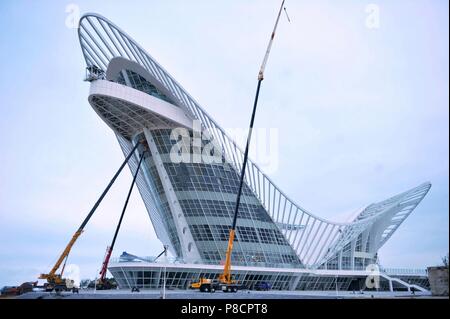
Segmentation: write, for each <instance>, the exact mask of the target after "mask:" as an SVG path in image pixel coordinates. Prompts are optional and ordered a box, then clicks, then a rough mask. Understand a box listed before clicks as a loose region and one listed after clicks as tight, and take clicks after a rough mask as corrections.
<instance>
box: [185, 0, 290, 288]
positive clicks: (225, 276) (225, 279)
mask: <svg viewBox="0 0 450 319" xmlns="http://www.w3.org/2000/svg"><path fill="white" fill-rule="evenodd" d="M284 3H285V0H283V1H282V3H281V7H280V10H279V12H278V16H277V19H276V22H275V26H274V28H273V31H272V35H271V37H270V40H269V45H268V46H267V50H266V53H265V55H264V59H263V62H262V64H261V68H260V69H259V73H258V84H257V88H256V95H255V100H254V103H253V111H252V116H251V119H250V128H249V131H248V136H247V144H246V146H245V152H244V161H243V163H242V169H241V175H240V180H239V189H238V193H237V197H236V205H235V209H234V216H233V223H232V224H231V229H230V232H229V237H228V246H227V251H226V255H225V263H224V267H223V271H222V273H221V274H220V275H219V277H218V283H216V282H213V281H211V280H209V279H205V278H200V280H199V281H198V282H194V283H192V284H191V288H193V289H195V288H199V289H200V291H201V292H214V291H215V290H216V289H217V288H220V289H221V290H222V291H225V292H237V291H238V289H239V287H240V286H239V285H238V284H237V282H236V281H235V280H233V278H232V274H231V254H232V252H233V243H234V238H235V236H236V223H237V217H238V212H239V204H240V202H241V194H242V187H243V184H244V178H245V170H246V167H247V160H248V152H249V148H250V142H251V138H252V132H253V124H254V122H255V115H256V108H257V106H258V99H259V92H260V89H261V83H262V81H263V80H264V71H265V68H266V65H267V61H268V59H269V55H270V51H271V49H272V44H273V41H274V39H275V33H276V30H277V27H278V23H279V21H280V16H281V13H282V11H283V8H284V10H285V12H286V16H287V11H286V8H285V6H284ZM287 18H288V20H289V21H290V19H289V16H287Z"/></svg>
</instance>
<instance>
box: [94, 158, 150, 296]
mask: <svg viewBox="0 0 450 319" xmlns="http://www.w3.org/2000/svg"><path fill="white" fill-rule="evenodd" d="M146 152H147V151H146V150H145V151H144V152H143V153H142V155H141V158H140V159H139V164H138V166H137V168H136V172H135V173H134V175H133V181H132V182H131V186H130V190H129V191H128V195H127V198H126V200H125V204H124V206H123V209H122V213H121V214H120V218H119V222H118V224H117V227H116V231H115V233H114V237H113V239H112V242H111V245H109V246H108V247H107V248H106V254H105V258H104V260H103V264H102V269H101V271H100V278H99V280H98V281H97V284H96V289H98V290H102V289H111V288H112V286H111V284H110V283H109V281H107V280H106V272H107V271H108V264H109V259H110V258H111V254H112V252H113V249H114V245H115V243H116V239H117V235H118V234H119V229H120V226H121V225H122V220H123V216H124V215H125V210H126V209H127V206H128V201H129V200H130V196H131V193H132V191H133V187H134V184H135V183H136V178H137V175H138V173H139V169H140V168H141V164H142V161H143V159H144V155H145V153H146Z"/></svg>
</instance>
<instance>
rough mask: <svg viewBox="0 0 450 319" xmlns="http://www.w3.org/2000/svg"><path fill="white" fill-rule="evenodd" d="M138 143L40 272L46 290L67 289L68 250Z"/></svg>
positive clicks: (137, 144)
mask: <svg viewBox="0 0 450 319" xmlns="http://www.w3.org/2000/svg"><path fill="white" fill-rule="evenodd" d="M139 145H140V143H136V145H135V146H134V147H133V149H132V150H131V152H130V153H129V154H128V156H127V157H126V158H125V160H124V162H123V163H122V165H121V166H120V167H119V169H118V170H117V172H116V174H115V175H114V176H113V178H112V179H111V181H110V182H109V184H108V186H106V188H105V190H104V191H103V193H102V194H101V195H100V197H99V198H98V200H97V201H96V202H95V204H94V206H93V207H92V209H91V210H90V211H89V213H88V215H87V216H86V218H85V219H84V220H83V222H82V223H81V225H80V227H78V229H77V231H76V232H75V233H74V234H73V236H72V238H71V239H70V241H69V243H68V244H67V246H66V247H65V249H64V250H63V252H62V253H61V255H60V256H59V258H58V260H57V261H56V263H55V265H54V266H53V268H52V269H51V270H50V272H49V273H48V274H41V275H40V276H39V279H46V280H47V283H46V284H45V285H44V287H45V290H47V291H53V290H57V291H59V290H67V289H68V288H69V285H68V282H67V279H65V278H63V274H64V268H65V266H66V263H67V259H68V257H69V254H70V251H71V249H72V247H73V245H74V244H75V242H76V241H77V239H78V238H79V237H80V236H81V234H82V233H83V231H84V227H85V226H86V224H87V223H88V222H89V220H90V219H91V217H92V215H93V214H94V213H95V211H96V210H97V208H98V206H99V205H100V203H101V202H102V200H103V198H104V197H105V196H106V194H107V193H108V191H109V189H110V188H111V186H112V185H113V184H114V182H115V181H116V179H117V177H118V176H119V175H120V173H121V172H122V170H123V168H124V167H125V165H126V164H127V163H128V161H129V160H130V158H131V156H132V155H133V153H134V151H135V150H136V149H137V148H138V146H139ZM61 265H62V269H61V272H60V273H57V272H58V269H59V268H60V267H61Z"/></svg>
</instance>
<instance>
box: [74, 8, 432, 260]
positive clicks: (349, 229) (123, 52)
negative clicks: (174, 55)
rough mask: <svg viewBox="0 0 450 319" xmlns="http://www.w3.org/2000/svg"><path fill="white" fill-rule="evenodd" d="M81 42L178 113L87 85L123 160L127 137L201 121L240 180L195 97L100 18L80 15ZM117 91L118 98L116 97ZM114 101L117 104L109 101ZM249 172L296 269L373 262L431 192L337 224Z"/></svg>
mask: <svg viewBox="0 0 450 319" xmlns="http://www.w3.org/2000/svg"><path fill="white" fill-rule="evenodd" d="M79 40H80V44H81V48H82V52H83V55H84V58H85V61H86V64H87V66H88V67H92V66H95V67H97V68H99V69H101V70H103V71H104V72H105V74H107V75H108V73H111V72H112V71H111V70H110V69H111V68H110V64H111V61H118V59H122V60H126V61H128V62H129V63H128V66H129V67H130V68H131V67H134V68H135V69H136V70H137V69H138V68H140V69H141V70H140V72H141V74H144V73H146V75H147V76H148V79H151V81H150V82H152V84H154V85H155V86H156V87H158V88H159V90H160V91H161V92H162V93H163V94H164V96H165V97H166V98H167V100H170V102H171V104H172V105H173V106H174V107H178V108H179V109H180V110H181V112H180V111H178V110H177V109H175V108H174V109H173V110H172V111H173V112H172V111H171V112H172V114H176V113H177V112H178V113H180V114H179V115H177V116H178V117H177V118H175V119H173V118H172V119H169V118H168V116H164V115H158V114H156V113H155V112H150V111H148V110H146V108H145V107H142V105H140V106H139V104H142V103H145V101H146V97H145V96H144V95H145V93H142V92H137V93H136V94H135V95H133V96H134V98H135V99H134V100H128V101H127V100H126V99H125V98H124V97H123V96H126V94H128V93H127V89H129V88H125V87H123V86H121V85H120V84H117V83H110V82H108V81H107V80H98V81H95V82H92V84H91V96H90V102H91V105H92V106H93V107H94V109H95V110H96V112H97V113H98V114H99V115H100V116H101V117H102V118H103V119H104V120H105V122H107V123H108V125H109V126H110V127H111V128H112V129H113V130H114V132H115V133H116V136H117V138H118V140H119V143H120V145H121V147H122V149H123V151H124V153H127V152H128V151H129V150H130V149H131V148H132V145H133V141H132V137H133V136H134V135H135V134H136V133H138V131H139V130H141V129H142V128H147V129H150V128H158V127H162V126H166V127H167V126H172V127H174V126H176V125H188V124H185V122H183V121H185V120H186V118H183V116H185V117H187V118H188V119H190V120H194V119H195V120H198V121H200V122H201V125H202V129H203V130H208V131H209V132H210V133H212V135H213V137H214V140H215V142H216V143H219V144H220V146H221V148H222V150H223V156H224V157H225V158H226V160H227V162H228V163H231V165H232V167H233V169H234V170H235V171H236V173H237V174H239V173H240V170H241V168H242V161H243V151H242V149H241V148H240V147H239V146H238V145H237V144H236V143H235V142H234V141H233V140H232V139H231V138H230V137H229V135H227V133H226V132H225V130H224V129H222V128H221V127H220V125H219V124H218V123H217V122H216V121H215V120H214V119H213V118H212V117H211V116H210V115H209V114H208V113H207V112H206V111H205V110H204V109H203V108H202V107H201V106H200V105H199V104H198V103H197V102H196V101H195V100H194V98H192V97H191V96H190V95H189V93H187V92H186V90H184V89H183V88H182V86H181V85H180V84H179V83H178V82H177V81H176V80H175V79H174V78H173V77H172V76H171V75H170V74H169V73H168V72H167V71H166V70H165V69H164V68H163V67H162V66H160V65H159V64H158V63H157V62H156V60H155V59H154V58H153V57H151V56H150V55H149V54H148V53H147V52H146V51H145V50H144V49H143V48H141V46H140V45H139V44H138V43H137V42H135V41H134V40H133V39H132V38H131V37H130V36H128V35H127V34H126V33H125V32H124V31H122V30H121V29H120V28H118V27H117V26H116V25H115V24H113V23H112V22H111V21H109V20H107V19H106V18H104V17H102V16H100V15H97V14H86V15H84V16H83V17H82V18H81V20H80V24H79ZM124 63H125V62H124ZM125 64H126V63H125ZM125 64H124V65H125ZM138 66H139V67H138ZM102 90H104V91H105V92H110V94H111V95H110V96H106V94H103V93H102V92H103V91H102ZM121 90H122V91H123V94H124V95H123V96H121V95H120V92H121ZM112 92H115V93H112ZM114 94H116V96H115V98H111V96H112V95H114ZM141 95H142V96H141ZM149 107H150V106H149ZM247 165H248V166H247V171H246V175H245V183H246V185H247V186H248V188H249V189H250V190H251V191H252V192H253V194H254V195H255V197H256V198H257V199H258V201H259V202H260V204H261V205H262V206H263V207H264V209H265V210H266V212H267V213H268V214H269V216H270V218H271V219H272V221H273V222H274V223H275V225H277V227H278V229H279V231H280V232H281V233H282V234H283V235H284V237H285V239H286V241H287V242H288V243H289V245H290V246H291V247H292V249H293V250H294V251H295V253H296V255H297V256H298V258H299V260H300V261H301V263H302V264H303V265H304V266H305V267H307V268H311V269H315V268H320V269H356V268H358V267H362V268H364V267H365V266H367V264H370V263H373V262H374V261H376V253H377V251H378V249H379V248H380V247H381V246H382V245H383V244H384V243H385V242H386V241H387V240H388V239H389V238H390V237H391V236H392V234H393V233H394V231H395V230H396V229H397V228H398V227H399V226H400V225H401V223H402V222H403V221H404V220H405V219H406V218H407V217H408V216H409V214H410V213H411V212H412V211H413V210H414V208H415V207H416V206H417V205H418V204H419V203H420V201H421V200H422V199H423V198H424V196H425V195H426V194H427V192H428V191H429V189H430V187H431V184H430V183H424V184H422V185H419V186H418V187H415V188H413V189H411V190H409V191H406V192H404V193H401V194H399V195H397V196H394V197H392V198H389V199H387V200H384V201H381V202H378V203H375V204H371V205H369V206H367V207H366V208H365V209H363V210H362V211H361V213H360V214H359V215H358V216H357V217H356V218H355V219H354V220H353V221H352V222H348V223H337V222H331V221H327V220H325V219H322V218H320V217H318V216H315V215H314V214H312V213H310V212H308V211H307V210H305V209H304V208H302V207H301V206H300V205H298V204H297V203H295V202H294V201H293V200H291V199H290V198H289V197H288V196H287V195H286V194H285V193H283V192H282V191H281V189H280V188H279V187H278V186H277V185H275V183H274V182H273V181H272V180H271V179H270V177H268V176H267V175H266V174H264V173H263V172H262V171H261V169H260V168H259V167H258V165H257V164H256V163H254V162H253V161H252V160H249V161H248V164H247ZM136 166H137V161H136V159H134V160H132V161H131V163H130V167H131V169H132V170H134V169H136ZM143 175H144V174H140V175H139V176H138V180H137V184H138V188H139V191H140V193H141V196H142V198H143V200H144V202H145V205H146V207H147V209H148V211H149V214H150V212H153V211H158V210H160V209H162V208H158V205H159V204H158V203H157V202H156V201H155V197H156V196H157V194H155V193H152V192H153V191H152V190H151V189H149V187H148V185H147V184H146V180H145V176H143ZM147 183H148V182H147ZM152 214H153V213H151V216H152V222H153V224H154V227H155V231H156V232H157V235H158V237H159V238H160V239H161V240H162V241H163V242H164V243H170V242H171V241H172V242H173V238H172V239H171V235H170V234H169V233H168V231H167V230H166V229H167V227H166V225H165V223H166V221H165V220H164V218H163V217H162V216H158V215H157V214H156V215H155V214H153V215H152ZM172 251H173V250H172ZM358 258H359V259H358Z"/></svg>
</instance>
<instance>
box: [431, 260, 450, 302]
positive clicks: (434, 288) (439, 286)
mask: <svg viewBox="0 0 450 319" xmlns="http://www.w3.org/2000/svg"><path fill="white" fill-rule="evenodd" d="M428 280H429V281H430V288H431V293H432V294H433V296H448V267H443V266H442V267H428Z"/></svg>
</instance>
